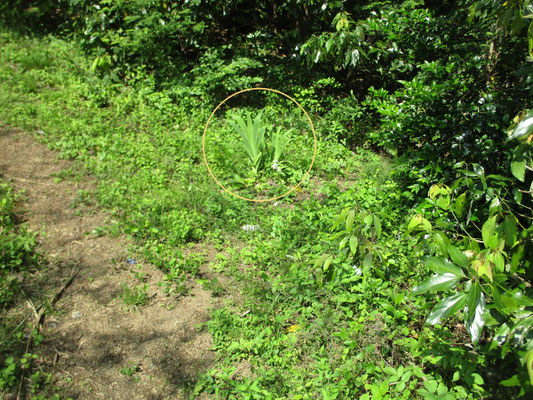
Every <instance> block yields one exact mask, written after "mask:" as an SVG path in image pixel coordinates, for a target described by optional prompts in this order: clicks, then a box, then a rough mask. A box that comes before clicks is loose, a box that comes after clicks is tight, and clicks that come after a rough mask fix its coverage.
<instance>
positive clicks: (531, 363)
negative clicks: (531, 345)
mask: <svg viewBox="0 0 533 400" xmlns="http://www.w3.org/2000/svg"><path fill="white" fill-rule="evenodd" d="M524 359H525V361H526V368H527V373H528V374H529V383H531V384H532V385H533V349H530V350H529V351H528V352H527V353H526V355H525V356H524Z"/></svg>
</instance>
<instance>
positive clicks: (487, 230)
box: [481, 215, 497, 248]
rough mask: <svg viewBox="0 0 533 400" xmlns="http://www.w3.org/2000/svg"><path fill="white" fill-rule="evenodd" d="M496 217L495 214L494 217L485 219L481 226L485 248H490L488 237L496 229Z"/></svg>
mask: <svg viewBox="0 0 533 400" xmlns="http://www.w3.org/2000/svg"><path fill="white" fill-rule="evenodd" d="M496 217H497V216H496V215H495V216H494V217H491V218H489V219H488V220H487V221H485V223H484V224H483V227H482V228H481V236H482V237H483V243H484V244H485V247H487V248H490V245H489V242H490V238H491V237H492V235H493V234H494V232H495V230H496Z"/></svg>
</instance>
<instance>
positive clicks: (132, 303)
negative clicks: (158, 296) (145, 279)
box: [119, 283, 148, 311]
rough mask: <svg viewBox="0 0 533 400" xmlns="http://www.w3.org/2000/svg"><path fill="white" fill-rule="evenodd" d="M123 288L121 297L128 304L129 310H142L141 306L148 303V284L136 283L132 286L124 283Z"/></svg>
mask: <svg viewBox="0 0 533 400" xmlns="http://www.w3.org/2000/svg"><path fill="white" fill-rule="evenodd" d="M121 289H122V291H121V293H120V294H119V297H120V299H121V300H122V301H123V302H124V304H125V305H126V306H127V308H128V310H130V309H133V311H136V310H140V308H139V307H142V306H144V305H146V304H147V303H148V293H147V292H148V286H147V285H146V284H145V285H144V286H139V285H135V286H133V287H131V288H130V287H129V286H128V284H127V283H123V284H122V285H121Z"/></svg>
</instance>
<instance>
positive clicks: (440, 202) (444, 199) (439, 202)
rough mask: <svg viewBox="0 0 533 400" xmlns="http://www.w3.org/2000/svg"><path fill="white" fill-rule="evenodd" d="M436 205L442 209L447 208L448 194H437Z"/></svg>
mask: <svg viewBox="0 0 533 400" xmlns="http://www.w3.org/2000/svg"><path fill="white" fill-rule="evenodd" d="M437 206H439V207H440V208H442V209H443V210H448V209H449V208H450V195H449V194H446V195H442V196H439V198H438V199H437Z"/></svg>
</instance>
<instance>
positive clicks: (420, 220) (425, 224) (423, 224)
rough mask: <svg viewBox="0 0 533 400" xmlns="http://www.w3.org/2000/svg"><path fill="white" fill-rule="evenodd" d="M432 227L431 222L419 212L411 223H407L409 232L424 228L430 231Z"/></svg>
mask: <svg viewBox="0 0 533 400" xmlns="http://www.w3.org/2000/svg"><path fill="white" fill-rule="evenodd" d="M431 229H432V228H431V222H429V221H428V220H427V219H425V218H424V217H423V216H422V215H420V214H417V215H415V216H414V217H413V218H411V221H409V225H407V232H411V231H413V230H423V231H427V232H429V231H431Z"/></svg>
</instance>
